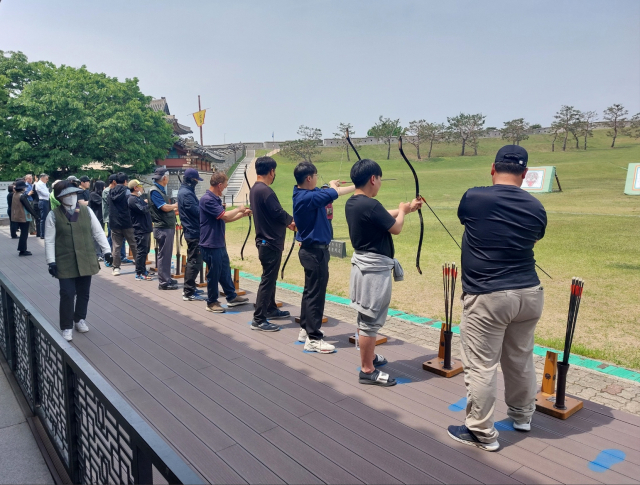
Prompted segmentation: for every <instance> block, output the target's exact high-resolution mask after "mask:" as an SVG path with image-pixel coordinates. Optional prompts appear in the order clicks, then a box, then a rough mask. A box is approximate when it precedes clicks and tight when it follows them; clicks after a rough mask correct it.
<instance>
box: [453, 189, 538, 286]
mask: <svg viewBox="0 0 640 485" xmlns="http://www.w3.org/2000/svg"><path fill="white" fill-rule="evenodd" d="M458 218H459V219H460V223H462V224H464V235H463V236H462V290H463V291H464V292H466V293H469V294H471V295H482V294H486V293H492V292H494V291H502V290H516V289H519V288H530V287H532V286H535V285H539V284H540V280H539V279H538V274H537V273H536V268H535V263H536V260H535V259H534V257H533V245H534V244H535V242H536V241H538V240H539V239H542V238H543V237H544V233H545V228H546V227H547V213H546V211H545V210H544V207H543V206H542V203H540V201H539V200H538V199H536V198H535V197H534V196H533V195H531V194H529V193H528V192H525V191H524V190H522V189H521V188H520V187H516V186H515V185H493V186H491V187H474V188H472V189H469V190H467V192H466V193H465V194H464V195H463V196H462V200H461V201H460V206H459V207H458Z"/></svg>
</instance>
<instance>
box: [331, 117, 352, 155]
mask: <svg viewBox="0 0 640 485" xmlns="http://www.w3.org/2000/svg"><path fill="white" fill-rule="evenodd" d="M347 130H349V136H351V135H355V133H356V132H355V131H354V130H353V126H351V123H340V124H339V125H338V131H337V132H335V133H334V134H333V136H335V137H336V138H337V139H338V140H339V142H338V143H339V144H340V146H341V147H342V148H344V149H345V151H346V152H347V160H348V161H351V158H349V148H350V147H349V142H348V141H347V138H346V136H347ZM351 143H353V146H355V147H356V148H358V144H357V143H356V142H355V141H354V140H351Z"/></svg>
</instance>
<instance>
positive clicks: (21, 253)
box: [18, 251, 32, 256]
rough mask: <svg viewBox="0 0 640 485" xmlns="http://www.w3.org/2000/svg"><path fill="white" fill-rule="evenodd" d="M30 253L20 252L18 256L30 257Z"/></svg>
mask: <svg viewBox="0 0 640 485" xmlns="http://www.w3.org/2000/svg"><path fill="white" fill-rule="evenodd" d="M31 255H32V254H31V251H20V252H19V253H18V256H31Z"/></svg>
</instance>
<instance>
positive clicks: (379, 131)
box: [367, 115, 405, 160]
mask: <svg viewBox="0 0 640 485" xmlns="http://www.w3.org/2000/svg"><path fill="white" fill-rule="evenodd" d="M404 131H405V130H404V129H403V128H402V126H400V119H397V120H392V119H391V118H383V117H382V115H380V117H379V118H378V122H377V123H376V124H375V125H373V127H372V128H371V129H370V130H369V131H368V132H367V135H368V136H372V137H375V138H377V139H378V140H383V141H384V143H385V144H386V145H387V160H389V157H390V156H391V142H392V141H393V140H394V138H397V137H399V136H401V135H403V134H404Z"/></svg>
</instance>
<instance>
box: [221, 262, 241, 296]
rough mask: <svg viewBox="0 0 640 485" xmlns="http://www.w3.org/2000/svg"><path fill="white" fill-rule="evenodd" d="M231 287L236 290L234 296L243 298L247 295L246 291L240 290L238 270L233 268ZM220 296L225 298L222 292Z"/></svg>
mask: <svg viewBox="0 0 640 485" xmlns="http://www.w3.org/2000/svg"><path fill="white" fill-rule="evenodd" d="M233 286H234V287H235V288H236V295H238V296H244V295H246V294H247V292H246V291H244V290H241V289H240V270H239V269H238V268H233ZM220 294H221V295H222V296H227V295H225V294H224V290H223V291H221V292H220Z"/></svg>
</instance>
